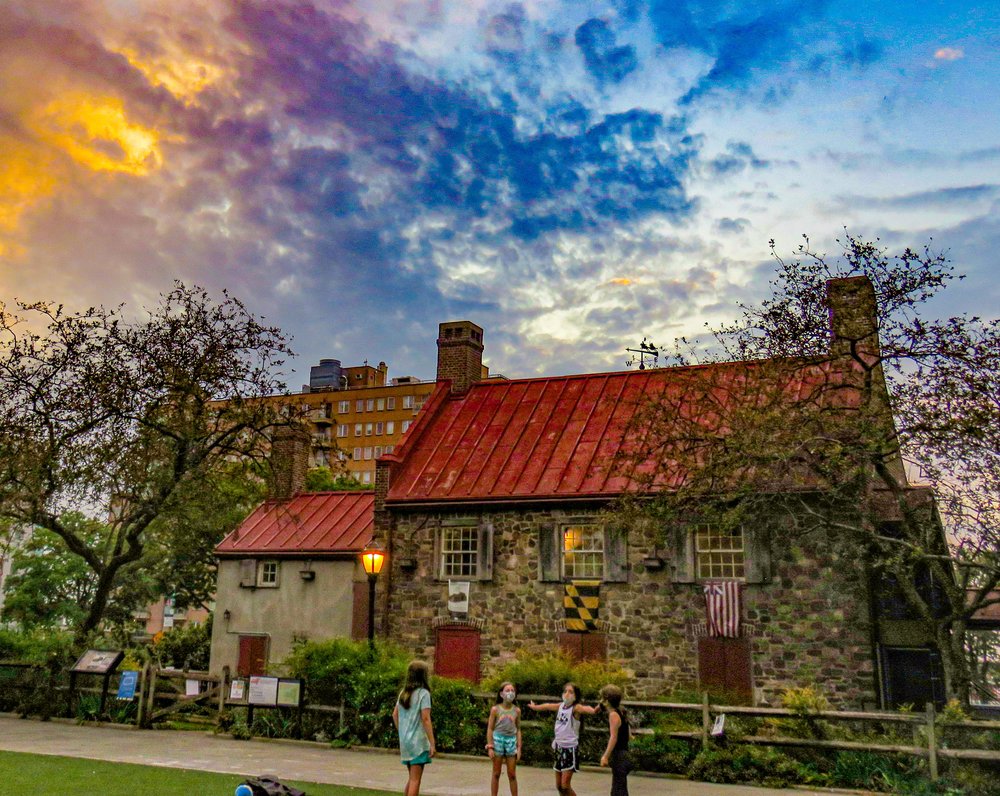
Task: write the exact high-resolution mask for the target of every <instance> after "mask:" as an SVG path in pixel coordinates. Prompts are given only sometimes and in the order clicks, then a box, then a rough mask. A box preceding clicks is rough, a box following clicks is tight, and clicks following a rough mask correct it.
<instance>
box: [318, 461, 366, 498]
mask: <svg viewBox="0 0 1000 796" xmlns="http://www.w3.org/2000/svg"><path fill="white" fill-rule="evenodd" d="M374 488H375V486H374V484H362V483H361V482H360V481H359V480H358V479H357V478H354V477H353V476H351V475H350V473H346V472H342V473H338V474H334V472H333V471H332V470H331V469H330V468H329V467H310V468H309V469H308V470H307V471H306V491H307V492H345V491H350V490H353V489H374Z"/></svg>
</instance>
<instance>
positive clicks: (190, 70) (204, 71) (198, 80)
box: [115, 46, 223, 104]
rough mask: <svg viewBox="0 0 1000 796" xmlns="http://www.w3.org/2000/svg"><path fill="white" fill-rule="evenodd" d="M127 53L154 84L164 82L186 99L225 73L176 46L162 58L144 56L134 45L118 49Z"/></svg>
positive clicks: (166, 86) (164, 85) (133, 64)
mask: <svg viewBox="0 0 1000 796" xmlns="http://www.w3.org/2000/svg"><path fill="white" fill-rule="evenodd" d="M115 51H116V52H117V53H118V54H119V55H123V56H125V58H127V59H128V62H129V63H130V64H131V65H132V66H134V67H135V68H136V69H138V70H139V71H140V72H142V74H143V75H145V77H146V79H147V80H148V81H149V82H150V83H151V84H153V85H154V86H163V88H165V89H166V90H167V91H169V92H170V93H171V94H173V95H174V96H175V97H177V98H178V99H181V100H183V101H184V102H186V103H189V104H190V103H191V102H193V101H194V100H195V98H196V97H197V95H198V94H200V93H201V92H202V91H204V90H205V89H206V88H208V87H209V86H211V85H212V84H214V83H216V82H218V81H219V80H220V79H221V78H222V76H223V70H222V69H221V68H220V67H218V66H216V65H214V64H211V63H208V62H207V61H204V60H200V59H197V58H192V57H190V56H188V55H186V54H184V53H183V52H181V51H180V50H176V51H173V52H170V53H167V54H165V55H162V56H160V57H158V58H149V59H146V60H144V59H143V58H141V57H140V56H139V53H138V52H137V51H136V50H134V49H132V48H130V47H127V46H126V47H120V48H118V49H116V50H115Z"/></svg>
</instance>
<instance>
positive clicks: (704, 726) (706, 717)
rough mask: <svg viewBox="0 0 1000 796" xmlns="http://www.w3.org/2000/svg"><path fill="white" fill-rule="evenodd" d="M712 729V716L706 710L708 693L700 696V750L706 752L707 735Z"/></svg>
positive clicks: (704, 692)
mask: <svg viewBox="0 0 1000 796" xmlns="http://www.w3.org/2000/svg"><path fill="white" fill-rule="evenodd" d="M711 727H712V715H711V713H709V710H708V691H703V692H702V694H701V748H702V750H704V751H708V733H709V730H710V729H711Z"/></svg>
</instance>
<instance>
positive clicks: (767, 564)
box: [743, 527, 771, 583]
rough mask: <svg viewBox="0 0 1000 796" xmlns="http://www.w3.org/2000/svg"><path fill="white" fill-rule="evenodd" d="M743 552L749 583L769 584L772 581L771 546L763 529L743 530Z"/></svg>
mask: <svg viewBox="0 0 1000 796" xmlns="http://www.w3.org/2000/svg"><path fill="white" fill-rule="evenodd" d="M743 550H744V551H745V552H744V560H745V562H746V563H745V572H746V578H745V579H746V582H747V583H769V582H770V580H771V546H770V544H769V540H768V534H767V531H766V530H764V529H763V528H756V529H752V528H746V527H744V529H743Z"/></svg>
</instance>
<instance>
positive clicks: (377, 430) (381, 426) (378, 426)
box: [375, 423, 385, 436]
mask: <svg viewBox="0 0 1000 796" xmlns="http://www.w3.org/2000/svg"><path fill="white" fill-rule="evenodd" d="M383 431H385V423H376V424H375V436H379V435H380V434H382V432H383Z"/></svg>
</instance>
